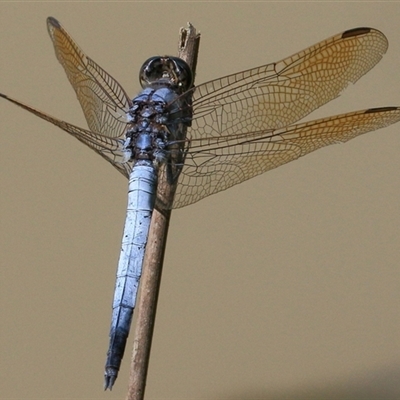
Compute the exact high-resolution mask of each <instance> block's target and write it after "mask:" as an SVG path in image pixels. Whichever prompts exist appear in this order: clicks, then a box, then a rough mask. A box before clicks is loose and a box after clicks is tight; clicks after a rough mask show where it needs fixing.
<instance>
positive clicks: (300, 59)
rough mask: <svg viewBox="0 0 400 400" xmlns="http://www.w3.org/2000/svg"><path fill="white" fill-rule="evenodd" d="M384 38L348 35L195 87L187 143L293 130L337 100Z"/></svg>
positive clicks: (367, 32)
mask: <svg viewBox="0 0 400 400" xmlns="http://www.w3.org/2000/svg"><path fill="white" fill-rule="evenodd" d="M387 47H388V42H387V39H386V37H385V36H384V35H383V33H381V32H379V31H378V30H376V29H372V28H356V29H352V30H348V31H346V32H343V33H341V34H338V35H336V36H333V37H331V38H329V39H327V40H324V41H322V42H320V43H318V44H316V45H314V46H311V47H309V48H308V49H305V50H303V51H300V52H299V53H297V54H294V55H293V56H291V57H288V58H285V59H284V60H282V61H279V62H277V63H273V64H268V65H264V66H261V67H258V68H253V69H250V70H247V71H243V72H240V73H237V74H234V75H229V76H226V77H223V78H220V79H216V80H214V81H210V82H208V83H205V84H202V85H199V86H197V87H196V88H194V89H193V90H194V93H193V111H194V119H193V122H192V128H191V129H190V130H189V132H188V138H190V139H198V138H204V137H218V136H227V135H238V134H241V133H246V132H253V131H257V130H266V129H277V128H282V127H285V126H287V125H290V124H292V123H294V122H296V121H298V120H300V119H301V118H303V117H304V116H306V115H307V114H309V113H310V112H312V111H313V110H315V109H316V108H318V107H320V106H321V105H323V104H325V103H326V102H328V101H330V100H332V99H334V98H335V97H337V96H339V94H340V93H341V92H342V90H343V89H344V88H345V87H346V86H347V85H348V84H349V83H354V82H356V81H357V80H358V79H359V78H360V77H361V76H363V75H364V74H365V73H366V72H368V71H369V70H370V69H371V68H372V67H373V66H374V65H376V63H378V61H379V60H380V59H381V58H382V55H383V54H384V53H385V52H386V49H387Z"/></svg>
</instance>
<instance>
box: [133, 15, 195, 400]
mask: <svg viewBox="0 0 400 400" xmlns="http://www.w3.org/2000/svg"><path fill="white" fill-rule="evenodd" d="M199 44H200V34H197V33H196V30H195V28H194V27H193V26H192V25H191V24H190V23H189V24H188V27H187V28H186V29H184V28H181V30H180V38H179V45H178V49H179V52H178V57H180V58H182V59H183V60H185V61H186V62H187V63H188V64H189V66H190V67H191V69H192V71H193V75H195V70H196V64H197V55H198V50H199ZM159 185H168V183H167V182H159ZM175 189H176V187H168V188H165V190H163V189H161V190H162V191H163V193H168V198H167V199H166V200H167V202H168V204H172V201H173V196H174V194H175ZM170 217H171V211H170V210H167V211H163V212H160V211H158V210H154V212H153V215H152V218H151V225H150V232H149V237H148V242H147V247H146V254H145V258H144V263H143V274H142V277H141V283H140V285H141V289H140V294H139V299H138V302H137V313H138V314H137V320H136V326H135V333H134V335H135V336H134V341H133V351H132V360H131V368H130V375H129V388H128V395H127V397H126V399H127V400H143V399H144V391H145V387H146V378H147V370H148V366H149V359H150V350H151V342H152V338H153V329H154V323H155V317H156V310H157V300H158V293H159V289H160V283H161V273H162V266H163V260H164V253H165V246H166V242H167V234H168V227H169V220H170Z"/></svg>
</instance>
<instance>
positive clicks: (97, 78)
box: [47, 17, 131, 137]
mask: <svg viewBox="0 0 400 400" xmlns="http://www.w3.org/2000/svg"><path fill="white" fill-rule="evenodd" d="M47 29H48V31H49V35H50V38H51V40H52V41H53V45H54V49H55V52H56V56H57V59H58V61H59V62H60V63H61V65H62V66H63V68H64V70H65V72H66V74H67V77H68V79H69V81H70V83H71V85H72V87H73V88H74V90H75V92H76V95H77V97H78V100H79V103H80V104H81V107H82V110H83V113H84V114H85V118H86V121H87V123H88V126H89V128H90V130H91V131H93V132H98V133H100V134H102V135H106V136H110V137H119V136H121V135H123V134H124V132H125V130H126V120H125V119H126V115H125V113H126V111H127V110H128V109H129V108H130V106H131V100H130V99H129V97H128V95H127V94H126V93H125V91H124V89H123V88H122V87H121V85H120V84H119V83H118V82H117V81H116V80H115V79H114V78H113V77H112V76H111V75H109V74H108V73H107V72H106V71H104V69H103V68H101V67H100V66H99V65H97V64H96V63H95V62H94V61H93V60H92V59H91V58H89V57H88V56H86V55H85V53H84V52H83V51H82V50H81V49H80V48H79V46H78V45H77V44H76V43H75V41H74V40H73V39H72V38H71V36H69V34H68V33H67V32H66V31H65V30H64V28H63V27H62V26H61V24H60V23H59V22H58V21H57V20H56V19H55V18H53V17H49V18H47Z"/></svg>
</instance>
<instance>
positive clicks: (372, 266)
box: [0, 2, 400, 400]
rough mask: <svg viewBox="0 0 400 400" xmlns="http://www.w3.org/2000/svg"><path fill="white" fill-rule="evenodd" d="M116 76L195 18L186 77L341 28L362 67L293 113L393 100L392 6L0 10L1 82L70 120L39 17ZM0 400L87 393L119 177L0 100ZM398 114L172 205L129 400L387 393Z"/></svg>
mask: <svg viewBox="0 0 400 400" xmlns="http://www.w3.org/2000/svg"><path fill="white" fill-rule="evenodd" d="M49 15H52V16H54V17H56V18H57V19H59V20H60V22H61V23H62V24H63V25H64V27H65V28H66V29H67V30H68V31H69V32H70V33H71V35H72V36H73V37H74V39H75V40H76V41H77V42H78V43H79V44H80V46H81V47H82V48H83V50H84V51H85V52H86V53H87V54H88V55H90V56H91V57H92V58H93V59H94V60H95V61H96V62H98V63H99V64H100V65H101V66H102V67H103V68H105V69H106V70H107V71H108V72H109V73H111V74H112V75H113V76H114V77H115V78H116V79H118V81H119V82H120V83H121V84H122V85H123V86H124V87H125V89H126V91H127V92H128V93H129V94H130V96H132V97H134V95H135V94H136V93H137V92H138V90H139V84H138V80H137V75H138V71H139V68H140V66H141V64H142V62H143V61H144V60H145V59H147V58H148V57H150V56H153V55H159V54H176V46H177V40H178V30H179V28H180V27H181V26H184V25H185V24H186V22H187V21H190V22H192V23H193V24H194V25H195V27H196V28H197V29H198V30H200V31H201V33H202V40H201V46H200V57H199V63H198V69H197V72H198V73H197V78H196V82H197V83H201V82H204V81H207V80H210V79H213V78H217V77H220V76H223V75H226V74H228V73H233V72H237V71H240V70H242V69H247V68H251V67H255V66H258V65H261V64H265V63H269V62H273V61H278V60H280V59H281V58H284V57H286V56H289V55H291V54H293V53H295V52H297V51H299V50H302V49H304V48H305V47H308V46H310V45H312V44H314V43H316V42H318V41H320V40H323V39H325V38H327V37H329V36H331V35H333V34H336V33H339V32H341V31H343V30H346V29H350V28H355V27H358V26H372V27H375V28H377V29H380V30H382V31H383V32H384V33H385V34H386V35H387V37H388V39H389V43H390V45H389V50H388V53H387V54H386V55H385V56H384V58H383V60H382V61H381V63H380V64H378V65H377V66H376V67H375V68H374V69H373V70H372V71H371V72H370V73H368V74H367V75H366V76H364V77H363V78H362V79H361V80H360V81H359V82H358V83H357V84H356V85H355V86H352V87H349V88H348V89H347V90H346V91H345V93H344V94H343V95H342V96H341V97H340V98H338V99H336V100H335V101H333V102H331V103H330V104H328V105H326V106H324V107H323V108H321V109H319V110H318V111H316V112H315V113H313V114H312V115H311V116H309V117H308V118H307V119H314V118H317V117H322V116H329V115H334V114H338V113H341V112H346V111H354V110H358V109H363V108H368V107H378V106H391V105H400V75H399V65H400V25H399V18H398V17H399V15H400V4H399V3H377V2H376V3H350V2H349V3H339V2H338V3H318V2H317V3H315V2H309V3H301V2H296V3H283V2H282V3H252V4H249V3H189V2H186V3H128V2H117V3H111V2H105V3H91V2H87V3H63V4H60V3H34V4H32V3H0V35H1V39H0V60H1V77H0V91H1V92H3V93H6V94H9V95H11V96H14V97H16V98H18V99H20V100H22V101H24V102H27V103H28V104H31V105H33V106H35V107H37V108H38V109H41V110H43V111H46V112H48V113H50V114H51V115H54V116H57V117H59V118H62V119H65V120H66V121H69V122H72V123H75V124H77V125H80V126H86V125H85V121H84V118H83V115H82V112H81V110H80V108H79V104H78V101H77V100H76V98H75V94H74V92H73V91H72V89H71V88H70V87H69V83H68V81H67V79H66V76H65V74H64V71H63V70H62V68H61V67H60V65H59V64H58V62H57V60H56V58H55V56H54V51H53V48H52V45H51V42H50V39H49V38H48V34H47V31H46V26H45V20H46V17H47V16H49ZM0 103H1V104H0V116H1V119H0V120H1V123H0V130H1V134H0V141H1V142H0V191H1V196H0V210H1V218H0V223H1V230H0V233H1V238H0V251H1V258H0V265H1V278H0V286H1V288H0V296H1V304H0V321H1V340H0V346H1V350H0V351H1V355H0V377H1V378H0V389H1V390H0V398H1V399H9V398H13V399H45V398H46V399H66V398H68V399H110V400H111V399H121V398H124V397H125V393H126V388H127V381H128V373H129V371H128V367H129V361H130V352H131V345H132V339H133V338H132V335H131V336H130V338H129V339H130V340H129V343H128V345H127V350H126V356H125V359H124V363H123V366H122V369H121V371H120V376H119V379H118V380H117V382H116V385H115V387H114V389H113V391H112V392H111V393H109V392H107V393H104V392H103V391H102V385H103V366H104V362H105V355H106V350H107V345H108V330H109V323H110V316H111V300H112V292H113V289H114V275H115V270H116V265H117V260H118V255H119V249H120V239H121V235H122V229H123V223H124V218H125V206H126V190H127V181H126V180H125V179H124V178H123V177H122V176H121V175H120V174H119V173H117V172H116V171H115V170H114V169H113V168H112V167H111V166H110V165H108V164H107V163H106V162H104V160H102V159H101V158H100V157H98V156H97V155H95V154H94V153H93V152H91V151H90V150H89V149H87V148H86V147H84V146H83V145H82V144H81V143H79V142H78V141H76V140H73V139H72V138H71V137H69V136H68V135H67V134H65V133H63V132H62V131H60V130H58V129H57V128H55V127H53V126H51V125H50V124H48V123H45V122H43V121H41V120H39V119H38V118H35V117H34V116H32V115H29V114H28V113H27V112H24V111H22V110H21V109H18V108H17V107H15V106H13V105H10V104H8V103H7V102H6V101H3V100H2V101H1V102H0ZM399 150H400V124H397V125H394V126H392V127H389V128H386V129H383V130H381V131H377V132H374V133H370V134H367V135H365V136H363V137H360V138H358V139H355V140H354V141H351V142H349V143H347V144H345V145H339V146H331V147H328V148H325V149H322V150H319V151H318V152H316V153H313V154H311V155H309V156H307V157H305V158H303V159H300V160H298V161H296V162H293V163H290V164H287V165H285V166H283V167H281V168H279V169H277V170H274V171H271V172H269V173H268V174H266V175H263V176H260V177H257V178H255V179H253V180H251V181H248V182H246V183H244V184H242V185H239V186H237V187H234V188H232V189H230V190H229V191H226V192H223V193H220V194H218V195H216V196H212V197H210V198H208V199H205V200H203V201H201V202H199V203H197V204H195V205H192V206H190V207H187V208H184V209H182V210H177V211H176V212H174V213H173V215H172V222H171V227H170V232H169V238H168V246H167V253H166V258H165V265H164V274H163V282H162V289H161V294H160V299H159V311H158V315H157V322H156V329H155V336H154V343H153V349H152V357H151V361H150V370H149V375H148V383H147V391H146V395H147V396H146V399H154V400H159V399H207V400H211V399H229V400H239V399H240V400H255V399H263V400H267V399H268V400H283V399H294V400H299V399H319V400H320V399H352V400H354V399H366V400H369V399H385V400H390V399H399V398H400V388H399V377H400V329H399V328H400V318H399V315H400V301H399V300H400V295H399V293H400V269H399V261H400V250H399V249H400V248H399V240H400V228H399V227H400V213H399V211H400V205H399V198H400V179H399V173H398V171H399V168H400V157H399Z"/></svg>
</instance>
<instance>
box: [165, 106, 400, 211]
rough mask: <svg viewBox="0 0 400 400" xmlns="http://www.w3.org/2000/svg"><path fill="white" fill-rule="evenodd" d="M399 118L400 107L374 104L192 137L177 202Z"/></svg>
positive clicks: (196, 197)
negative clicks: (241, 131) (288, 123)
mask: <svg viewBox="0 0 400 400" xmlns="http://www.w3.org/2000/svg"><path fill="white" fill-rule="evenodd" d="M398 121H400V107H383V108H372V109H368V110H363V111H356V112H352V113H347V114H341V115H336V116H333V117H329V118H323V119H318V120H315V121H311V122H306V123H302V124H297V125H292V126H289V127H285V128H280V129H276V130H263V131H258V132H252V133H246V134H238V135H233V136H223V137H219V138H207V139H198V140H192V141H191V142H189V144H188V147H189V149H188V153H187V156H186V161H185V164H184V167H183V170H182V173H181V175H180V177H179V183H180V184H179V185H178V187H177V192H176V195H175V200H174V204H173V208H178V207H183V206H186V205H189V204H192V203H195V202H197V201H199V200H201V199H203V198H204V197H206V196H209V195H211V194H214V193H217V192H219V191H222V190H225V189H228V188H229V187H231V186H233V185H236V184H238V183H240V182H243V181H245V180H247V179H250V178H252V177H254V176H256V175H259V174H262V173H264V172H266V171H269V170H271V169H273V168H276V167H279V166H280V165H283V164H286V163H288V162H290V161H292V160H295V159H297V158H299V157H301V156H304V155H306V154H308V153H310V152H312V151H315V150H317V149H319V148H321V147H324V146H328V145H330V144H334V143H341V142H346V141H348V140H350V139H352V138H354V137H356V136H358V135H361V134H363V133H366V132H370V131H373V130H375V129H379V128H383V127H385V126H388V125H390V124H393V123H395V122H398Z"/></svg>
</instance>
